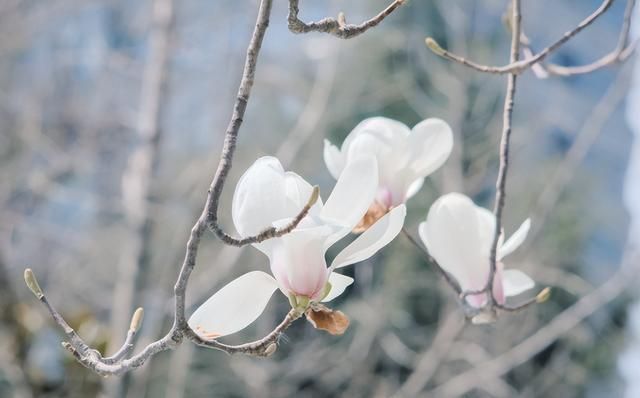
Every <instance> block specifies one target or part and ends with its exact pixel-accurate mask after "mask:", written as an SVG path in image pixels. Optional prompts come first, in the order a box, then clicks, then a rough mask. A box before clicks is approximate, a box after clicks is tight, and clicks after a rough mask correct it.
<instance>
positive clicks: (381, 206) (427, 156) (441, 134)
mask: <svg viewBox="0 0 640 398" xmlns="http://www.w3.org/2000/svg"><path fill="white" fill-rule="evenodd" d="M452 148H453V133H452V132H451V128H450V127H449V125H448V124H447V123H445V122H444V121H442V120H440V119H426V120H423V121H422V122H420V123H418V124H417V125H416V126H415V127H414V128H413V129H409V127H407V126H406V125H404V124H403V123H401V122H398V121H396V120H392V119H388V118H384V117H373V118H370V119H365V120H364V121H362V122H360V124H358V125H357V126H356V127H355V128H354V129H353V130H352V131H351V133H349V135H348V136H347V138H346V139H345V140H344V143H343V144H342V147H341V148H340V149H338V148H337V147H336V146H335V145H332V144H331V143H330V142H329V141H327V140H325V143H324V161H325V163H326V165H327V168H328V169H329V172H330V173H331V174H332V175H333V177H334V178H338V177H339V176H340V174H341V173H342V170H343V169H344V168H345V165H346V164H347V163H348V162H349V161H350V159H353V158H354V157H357V156H362V155H363V154H364V155H366V154H370V155H373V156H375V157H376V160H377V161H378V172H379V185H378V189H377V192H376V198H375V201H373V202H372V203H371V206H370V209H369V211H368V212H367V214H366V216H365V218H364V219H363V220H362V223H361V225H359V226H358V228H356V231H355V232H361V231H364V230H365V229H366V228H368V227H369V226H370V225H371V224H372V223H373V222H375V221H376V220H377V219H379V218H380V217H381V216H383V215H384V214H386V213H387V212H388V211H389V210H390V209H392V208H393V207H395V206H398V205H400V204H402V203H404V202H405V201H406V200H407V199H409V198H410V197H412V196H413V195H415V194H416V192H418V191H419V190H420V188H421V187H422V184H423V182H424V179H425V177H427V176H428V175H429V174H431V173H433V172H434V171H435V170H436V169H438V168H439V167H440V166H442V164H443V163H444V162H445V161H446V160H447V158H448V157H449V154H450V153H451V149H452Z"/></svg>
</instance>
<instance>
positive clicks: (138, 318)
mask: <svg viewBox="0 0 640 398" xmlns="http://www.w3.org/2000/svg"><path fill="white" fill-rule="evenodd" d="M143 318H144V309H142V307H139V308H138V309H137V310H136V311H135V312H134V313H133V316H132V317H131V324H130V326H129V330H131V331H132V332H137V331H138V330H139V329H140V325H142V319H143Z"/></svg>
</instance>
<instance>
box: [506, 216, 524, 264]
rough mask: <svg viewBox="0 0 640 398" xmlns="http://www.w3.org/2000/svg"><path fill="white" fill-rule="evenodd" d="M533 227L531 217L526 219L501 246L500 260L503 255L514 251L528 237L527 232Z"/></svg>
mask: <svg viewBox="0 0 640 398" xmlns="http://www.w3.org/2000/svg"><path fill="white" fill-rule="evenodd" d="M530 228H531V219H530V218H527V219H526V220H524V222H523V223H522V225H520V227H519V228H518V230H517V231H516V232H514V233H513V235H511V237H510V238H509V239H507V241H506V242H504V244H503V245H501V246H500V248H499V250H498V260H501V259H502V258H503V257H505V256H507V255H509V254H511V253H513V251H514V250H516V249H517V248H518V247H520V245H521V244H522V243H523V242H524V240H525V239H526V238H527V234H528V233H529V229H530Z"/></svg>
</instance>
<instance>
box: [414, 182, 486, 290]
mask: <svg viewBox="0 0 640 398" xmlns="http://www.w3.org/2000/svg"><path fill="white" fill-rule="evenodd" d="M476 209H477V207H476V205H475V204H474V203H473V202H472V201H471V199H469V198H468V197H466V196H464V195H462V194H459V193H450V194H447V195H444V196H442V197H440V198H439V199H438V200H436V202H435V203H434V204H433V205H432V206H431V208H430V209H429V213H428V214H427V220H426V222H425V223H423V224H421V226H420V237H421V238H422V239H423V241H424V244H425V246H426V247H427V250H428V251H429V253H430V254H431V256H433V258H434V259H435V260H436V261H437V262H438V264H439V265H440V266H441V267H442V268H443V269H444V270H445V271H447V272H448V273H450V274H451V275H452V276H453V277H454V278H455V279H456V280H457V281H458V283H459V284H460V287H461V288H462V290H477V289H481V288H482V287H484V285H485V284H486V281H487V277H488V275H489V247H488V246H485V245H483V242H482V238H481V237H480V236H479V233H478V232H479V228H480V227H479V224H480V221H479V220H478V212H477V211H476Z"/></svg>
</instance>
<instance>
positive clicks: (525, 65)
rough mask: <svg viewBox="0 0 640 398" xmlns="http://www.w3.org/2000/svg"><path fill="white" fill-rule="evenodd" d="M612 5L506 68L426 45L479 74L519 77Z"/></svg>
mask: <svg viewBox="0 0 640 398" xmlns="http://www.w3.org/2000/svg"><path fill="white" fill-rule="evenodd" d="M612 4H613V0H604V1H603V2H602V4H601V5H600V7H598V9H597V10H595V11H594V12H593V13H592V14H591V15H589V16H588V17H587V18H585V19H584V20H583V21H582V22H580V23H579V24H578V26H577V27H575V28H574V29H573V30H570V31H568V32H565V33H564V34H563V35H562V37H561V38H560V39H558V40H557V41H556V42H555V43H553V44H551V45H550V46H549V47H547V48H545V49H544V50H542V51H540V52H539V53H537V54H535V55H532V56H531V57H528V58H526V59H524V60H522V61H518V60H515V61H511V62H510V63H509V64H507V65H504V66H489V65H482V64H479V63H477V62H474V61H470V60H468V59H466V58H464V57H461V56H459V55H456V54H454V53H452V52H450V51H447V50H445V49H444V48H442V47H440V45H439V44H438V43H437V42H436V41H435V40H434V39H432V38H430V37H429V38H427V40H426V43H427V47H429V49H430V50H431V51H433V52H434V53H435V54H436V55H439V56H441V57H443V58H446V59H448V60H450V61H453V62H457V63H459V64H462V65H465V66H467V67H469V68H471V69H475V70H477V71H479V72H484V73H494V74H500V75H504V74H516V75H518V74H520V73H522V72H524V71H525V70H527V69H529V68H530V67H531V66H533V65H534V64H537V63H540V62H542V61H544V60H545V59H546V58H547V57H548V56H549V55H550V54H552V53H553V52H554V51H556V50H558V49H559V48H560V47H562V45H563V44H564V43H566V42H568V41H569V40H570V39H571V38H572V37H574V36H575V35H577V34H578V33H580V32H582V30H584V29H585V28H586V27H588V26H589V25H591V24H592V23H593V22H595V21H596V20H597V19H598V18H599V17H600V16H602V15H603V14H604V13H605V12H606V11H607V10H608V9H609V8H610V7H611V5H612ZM511 29H512V30H513V31H515V30H516V28H515V26H511ZM518 42H520V40H519V36H518Z"/></svg>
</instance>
